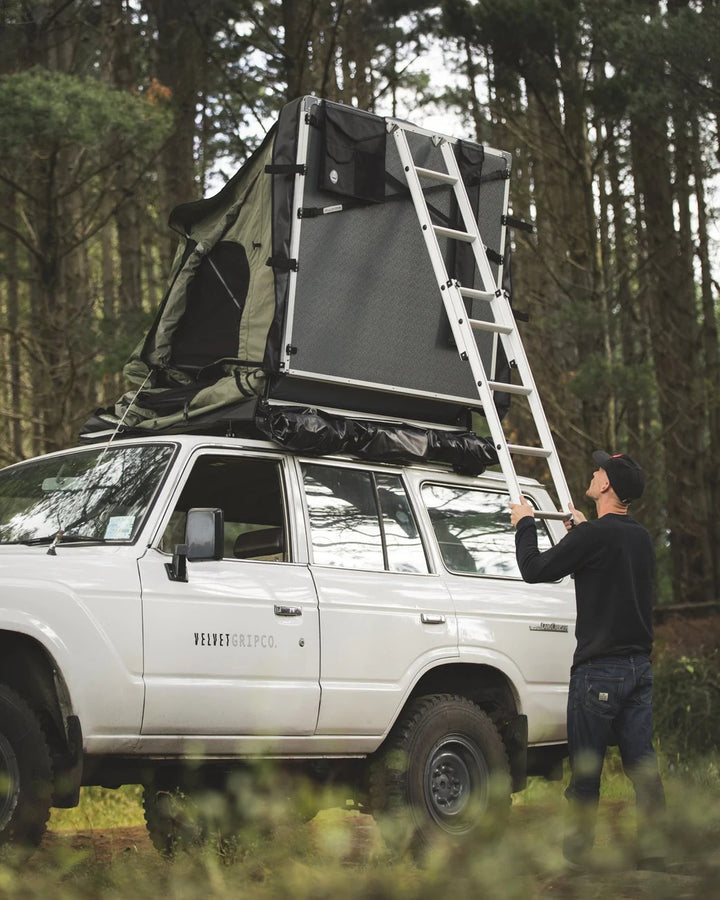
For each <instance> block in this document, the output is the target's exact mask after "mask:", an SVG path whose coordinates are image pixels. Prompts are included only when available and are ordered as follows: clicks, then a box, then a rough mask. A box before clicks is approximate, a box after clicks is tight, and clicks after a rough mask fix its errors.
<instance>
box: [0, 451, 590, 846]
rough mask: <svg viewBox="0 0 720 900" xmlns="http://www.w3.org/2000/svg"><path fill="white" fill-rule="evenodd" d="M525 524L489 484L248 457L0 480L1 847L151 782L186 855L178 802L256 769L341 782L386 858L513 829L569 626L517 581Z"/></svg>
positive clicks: (175, 456) (559, 717)
mask: <svg viewBox="0 0 720 900" xmlns="http://www.w3.org/2000/svg"><path fill="white" fill-rule="evenodd" d="M523 490H524V492H525V494H526V496H527V497H528V498H529V499H530V500H531V501H532V502H534V503H535V504H536V505H537V506H539V507H544V508H547V507H548V506H550V505H551V504H550V501H549V500H548V498H546V497H545V495H544V491H543V489H542V488H541V487H540V486H539V485H538V484H537V483H535V482H531V481H526V482H525V481H524V482H523ZM508 503H509V498H508V494H507V490H506V488H505V487H504V484H503V481H502V479H501V477H500V476H499V475H496V474H486V475H483V476H479V477H466V476H461V475H458V474H455V473H453V472H452V471H451V470H449V469H448V468H447V467H443V466H440V465H438V466H433V465H423V466H419V465H389V464H375V463H365V462H359V461H357V460H353V459H350V458H340V457H326V458H318V457H302V456H298V455H294V454H292V453H289V452H287V451H285V450H279V449H278V447H277V445H276V444H274V443H270V442H265V441H258V440H250V439H242V438H221V437H207V436H188V435H182V436H177V437H158V438H141V439H137V440H127V439H126V440H118V441H115V442H112V443H109V444H106V445H101V446H91V447H81V448H78V449H74V450H70V451H65V452H60V453H54V454H50V455H47V456H43V457H39V458H37V459H33V460H29V461H26V462H22V463H19V464H17V465H14V466H10V467H9V468H6V469H4V470H2V471H0V597H1V598H2V599H1V600H0V617H1V619H0V843H10V842H13V843H19V844H24V845H30V846H32V845H35V844H37V843H38V842H39V840H40V839H41V837H42V834H43V832H44V829H45V825H46V822H47V818H48V814H49V809H50V807H51V806H53V805H55V806H73V805H75V804H77V802H78V797H79V790H80V787H81V786H82V785H105V786H108V787H117V786H120V785H121V784H128V783H130V784H137V783H142V784H144V785H145V809H146V818H147V821H148V826H149V829H150V834H151V837H152V839H153V841H154V843H155V844H156V846H157V847H158V848H159V849H162V850H171V849H173V847H174V846H175V845H176V844H177V843H178V842H181V841H182V838H183V834H182V827H181V824H179V823H180V822H181V817H179V816H178V815H177V803H178V802H179V801H180V800H182V799H187V798H190V799H192V797H193V796H194V795H195V794H196V793H198V792H200V791H206V790H208V789H209V788H211V787H212V788H213V789H215V790H220V791H222V792H223V794H224V795H225V796H226V797H228V798H229V797H231V796H232V793H233V785H237V784H239V783H240V782H239V781H237V778H238V773H241V774H242V777H243V778H244V779H245V780H244V781H243V782H242V783H243V784H247V778H248V772H251V771H252V770H253V769H252V760H257V759H258V758H262V759H267V758H273V759H275V760H277V761H278V767H279V769H278V771H280V769H281V770H282V775H283V777H284V776H285V774H286V773H288V772H291V771H292V772H294V773H303V774H304V775H305V776H307V777H309V778H313V779H315V780H320V781H331V780H333V779H335V780H340V781H342V782H343V784H345V785H348V786H347V787H346V795H347V796H352V797H354V799H355V800H356V802H357V803H358V804H361V805H362V808H364V809H365V810H367V811H370V812H372V813H373V814H376V815H377V816H378V819H379V820H380V821H381V822H383V823H385V825H386V830H385V834H386V837H387V839H388V840H389V841H391V842H403V843H406V844H407V843H410V844H412V845H414V846H416V847H423V846H427V845H429V844H432V843H433V842H434V841H436V840H438V839H439V838H444V837H448V836H449V837H451V838H453V839H456V840H462V839H464V838H467V837H475V836H477V833H478V830H480V829H484V828H485V827H486V825H487V824H488V823H490V822H492V823H493V824H495V823H497V821H498V820H501V819H502V817H503V815H504V813H505V812H506V811H507V808H508V806H509V798H510V793H511V791H517V790H520V789H522V788H523V787H524V785H525V780H526V775H527V774H542V775H545V776H548V777H551V776H553V775H555V774H556V773H557V770H558V766H559V764H560V762H561V760H562V757H563V756H564V754H565V740H566V731H565V705H566V699H567V679H568V673H569V668H570V660H571V655H572V650H573V637H572V631H573V622H574V599H573V591H572V588H571V583H570V581H569V579H565V580H563V581H561V582H558V583H556V584H548V585H534V586H532V587H530V586H527V585H525V584H524V583H523V582H522V580H521V578H520V576H519V573H518V570H517V568H516V564H515V552H514V535H513V530H512V528H511V526H510V521H509V515H508ZM539 530H540V533H541V534H540V539H541V542H544V543H545V545H548V546H549V544H550V542H551V541H554V540H557V539H559V538H560V537H561V536H562V534H563V533H564V531H563V527H562V525H561V524H560V523H557V522H553V523H547V524H541V525H540V528H539ZM233 779H235V780H234V781H233ZM318 793H319V791H318ZM169 799H172V803H171V802H169ZM237 805H238V807H242V805H243V804H242V803H238V804H237ZM398 824H400V825H401V827H399V828H398V827H396V826H397V825H398Z"/></svg>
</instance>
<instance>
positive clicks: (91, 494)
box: [0, 444, 173, 543]
mask: <svg viewBox="0 0 720 900" xmlns="http://www.w3.org/2000/svg"><path fill="white" fill-rule="evenodd" d="M172 454H173V447H172V445H170V444H143V445H142V446H134V447H112V448H107V447H106V448H105V449H103V448H102V447H97V448H93V449H91V450H84V451H80V452H77V453H67V454H63V455H59V456H53V457H48V458H45V459H37V460H30V461H28V462H26V463H21V464H20V465H17V466H12V467H11V468H8V469H4V470H2V471H0V542H2V543H27V542H33V541H37V542H42V541H45V540H47V541H52V540H53V539H54V538H55V537H56V536H57V535H58V532H61V531H62V532H63V536H62V538H63V539H64V540H65V541H72V540H73V539H75V540H80V541H83V540H84V541H87V540H97V541H133V540H134V539H135V536H136V535H137V533H138V531H139V530H140V527H141V525H142V523H143V520H144V518H145V514H146V513H147V511H148V508H149V506H150V503H151V501H152V499H153V496H154V495H155V492H156V490H157V489H158V487H159V485H160V483H161V481H162V478H163V475H164V474H165V471H166V469H167V466H168V463H169V462H170V459H171V457H172Z"/></svg>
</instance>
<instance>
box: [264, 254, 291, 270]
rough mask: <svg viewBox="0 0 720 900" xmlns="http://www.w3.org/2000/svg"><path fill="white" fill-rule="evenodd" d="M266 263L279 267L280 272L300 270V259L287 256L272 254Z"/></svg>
mask: <svg viewBox="0 0 720 900" xmlns="http://www.w3.org/2000/svg"><path fill="white" fill-rule="evenodd" d="M265 265H266V266H270V267H271V268H273V269H277V270H278V272H297V270H298V261H297V260H296V259H288V258H287V256H270V257H268V260H267V262H266V263H265Z"/></svg>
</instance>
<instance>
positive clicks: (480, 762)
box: [369, 694, 510, 854]
mask: <svg viewBox="0 0 720 900" xmlns="http://www.w3.org/2000/svg"><path fill="white" fill-rule="evenodd" d="M369 798H370V806H371V810H372V812H373V814H374V815H375V816H376V818H377V820H378V824H379V826H380V829H381V831H382V834H383V837H384V838H385V842H386V844H387V845H388V847H390V848H391V849H393V850H396V851H399V852H406V851H410V852H413V853H416V854H422V853H423V852H425V851H426V850H428V849H429V848H431V847H433V846H436V845H438V844H440V843H443V842H445V843H449V844H451V845H462V844H464V843H465V842H467V841H468V840H472V841H473V842H474V843H477V842H478V840H479V839H484V838H488V837H490V836H494V835H496V834H498V833H501V832H502V829H503V827H504V824H505V822H506V820H507V815H508V812H509V809H510V766H509V763H508V758H507V753H506V751H505V746H504V744H503V742H502V739H501V737H500V735H499V733H498V731H497V729H496V728H495V726H494V725H493V723H492V720H491V719H490V717H489V716H488V715H487V714H486V713H485V712H483V710H481V709H480V708H479V707H478V706H477V705H476V704H474V703H472V702H471V701H469V700H467V699H466V698H464V697H459V696H454V695H451V694H433V695H431V696H428V697H421V698H419V699H418V700H416V701H414V702H413V703H412V704H411V705H410V706H409V707H408V709H407V710H406V711H405V712H404V713H403V715H402V717H401V718H400V719H399V720H398V722H397V723H396V725H395V727H394V729H393V731H392V732H391V734H390V735H389V737H388V739H387V740H386V741H385V743H384V744H383V746H382V748H381V749H380V751H379V752H378V754H377V757H376V758H375V759H374V760H373V761H372V762H371V768H370V784H369Z"/></svg>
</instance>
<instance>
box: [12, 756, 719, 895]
mask: <svg viewBox="0 0 720 900" xmlns="http://www.w3.org/2000/svg"><path fill="white" fill-rule="evenodd" d="M693 773H694V775H693V777H692V778H688V776H687V774H686V773H683V774H682V775H679V774H677V773H674V772H672V771H670V770H666V771H665V772H664V776H665V784H666V789H667V793H668V802H669V806H670V809H671V811H672V815H671V817H670V821H669V832H668V840H669V844H670V848H671V851H670V857H671V861H672V862H673V866H674V871H673V872H672V873H671V874H670V875H660V874H657V873H638V872H636V871H635V870H634V866H633V862H632V860H631V859H630V857H629V855H628V848H629V847H630V846H631V845H632V838H633V832H634V805H633V803H632V788H631V787H630V785H629V782H628V781H627V779H626V778H625V777H624V776H623V775H622V772H621V766H620V763H619V760H618V759H617V756H616V754H614V753H613V754H611V755H610V757H609V759H608V761H607V763H606V769H605V774H604V778H603V797H602V802H601V806H600V815H599V822H598V834H597V845H596V854H595V855H596V863H597V865H598V871H597V872H595V873H593V874H590V875H577V874H568V873H567V872H566V871H565V870H564V869H563V862H562V855H561V840H562V832H563V812H564V807H565V802H564V799H563V791H564V787H565V783H566V779H565V780H564V781H563V782H545V781H543V780H541V779H530V784H529V786H528V789H527V790H526V791H524V792H523V793H521V794H517V795H515V796H514V797H513V806H512V809H511V816H510V825H509V828H508V830H507V833H506V834H505V836H504V837H503V839H502V840H501V841H499V842H489V841H485V842H479V841H476V842H474V843H473V844H472V845H470V846H468V847H467V848H466V849H465V850H464V851H462V852H458V851H457V850H456V851H451V850H450V849H448V848H440V849H438V851H437V852H435V853H433V854H432V855H430V856H429V857H428V858H427V859H426V860H425V862H424V864H423V865H418V864H417V863H415V862H412V861H410V860H408V859H406V858H397V857H394V856H392V855H390V854H389V853H388V852H387V849H386V847H385V845H384V843H383V841H382V838H381V837H380V834H379V830H378V829H377V827H376V826H375V823H374V822H373V820H372V819H371V818H370V817H369V816H361V815H360V814H358V813H357V812H352V811H347V810H339V809H334V810H326V811H323V812H321V813H319V814H318V815H317V816H316V818H315V819H314V820H313V821H312V822H310V823H308V824H307V825H302V826H289V825H283V824H278V825H277V826H276V827H275V828H274V829H273V830H272V832H269V833H266V834H263V835H258V833H257V832H252V833H245V834H244V835H241V840H240V848H239V850H238V852H237V854H236V855H235V856H234V857H232V858H230V857H227V856H225V857H222V856H218V855H217V854H216V853H213V852H211V851H210V850H208V849H204V848H203V849H198V850H197V851H193V852H191V853H188V854H181V855H180V856H179V857H178V858H177V859H176V860H174V861H172V862H168V861H167V860H165V859H163V858H162V857H160V856H159V855H158V854H157V853H156V852H155V851H154V850H153V849H152V847H151V846H150V844H149V841H148V840H147V838H146V837H144V834H143V832H138V835H139V836H140V837H138V835H136V836H135V839H131V840H126V841H125V843H124V844H122V845H121V847H120V848H119V846H120V845H118V846H116V847H115V848H114V850H113V852H111V853H108V852H100V851H98V849H97V844H96V843H93V842H91V841H90V840H89V838H88V839H87V840H86V842H85V843H83V842H82V841H80V842H79V841H78V836H77V835H76V834H73V832H77V831H85V830H93V831H95V832H108V834H109V835H110V834H111V833H112V830H113V829H119V828H122V827H135V826H139V825H142V824H143V814H142V806H141V793H140V789H139V788H136V787H126V788H123V789H121V790H118V791H109V790H103V789H101V788H85V789H83V792H82V798H81V803H80V806H79V807H78V808H77V809H76V810H55V811H53V814H52V817H51V821H50V830H51V832H53V834H51V835H50V836H49V837H50V838H52V840H51V841H47V842H46V844H45V845H44V846H43V847H42V848H41V849H40V851H38V853H37V854H36V855H35V856H34V857H33V858H32V859H31V860H30V861H29V862H28V863H27V864H25V865H24V866H23V867H22V868H19V869H16V868H13V867H12V866H2V865H0V897H2V898H3V900H5V898H8V900H15V898H18V900H20V898H22V900H26V898H27V900H40V898H43V900H45V898H46V897H48V896H51V897H52V898H53V900H76V898H81V900H82V898H88V900H90V898H92V900H96V898H99V897H102V898H107V900H121V898H122V900H124V898H132V900H146V898H147V900H150V898H153V900H154V898H156V897H157V896H162V897H163V898H166V900H196V898H198V900H215V898H217V900H230V898H242V900H279V898H289V897H292V898H293V900H325V898H327V900H338V898H342V900H360V898H363V900H364V898H373V900H426V898H427V900H431V898H432V900H442V898H443V897H444V896H447V897H451V898H452V900H471V898H472V900H478V898H489V900H494V898H502V900H505V898H509V900H514V898H517V900H534V898H546V897H561V898H570V897H578V898H606V897H612V898H618V900H624V898H627V900H630V898H636V897H643V898H644V897H652V898H653V900H662V898H665V897H667V898H670V897H673V898H675V897H677V896H683V897H698V898H700V897H703V898H705V897H710V896H717V891H718V889H717V883H718V875H719V874H720V852H718V848H720V802H719V801H720V766H719V765H718V759H717V758H711V759H708V760H706V761H704V762H703V763H702V764H701V763H697V765H696V766H695V768H694V769H693ZM108 840H110V838H108Z"/></svg>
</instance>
